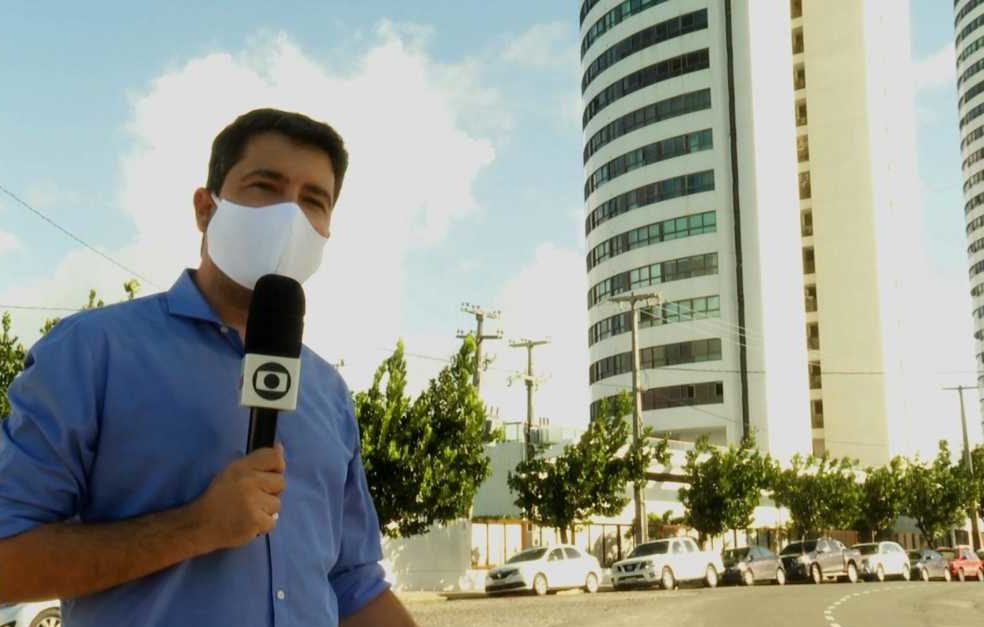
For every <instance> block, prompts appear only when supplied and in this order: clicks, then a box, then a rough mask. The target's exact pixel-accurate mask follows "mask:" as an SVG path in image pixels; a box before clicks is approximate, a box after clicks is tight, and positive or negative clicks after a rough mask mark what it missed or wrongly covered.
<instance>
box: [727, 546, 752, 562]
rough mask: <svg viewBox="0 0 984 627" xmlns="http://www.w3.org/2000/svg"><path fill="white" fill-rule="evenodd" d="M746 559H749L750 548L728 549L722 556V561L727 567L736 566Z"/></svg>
mask: <svg viewBox="0 0 984 627" xmlns="http://www.w3.org/2000/svg"><path fill="white" fill-rule="evenodd" d="M746 557H748V548H747V547H746V548H743V549H728V550H727V551H725V552H724V554H723V555H722V556H721V559H722V561H723V562H724V563H725V565H728V566H730V565H732V564H736V563H738V562H740V561H741V560H743V559H745V558H746Z"/></svg>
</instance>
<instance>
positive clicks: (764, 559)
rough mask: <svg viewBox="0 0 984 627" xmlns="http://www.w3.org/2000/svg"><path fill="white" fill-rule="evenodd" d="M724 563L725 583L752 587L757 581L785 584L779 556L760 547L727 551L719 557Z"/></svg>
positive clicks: (784, 573) (723, 578)
mask: <svg viewBox="0 0 984 627" xmlns="http://www.w3.org/2000/svg"><path fill="white" fill-rule="evenodd" d="M721 560H722V561H723V562H724V575H723V576H722V577H721V581H723V582H725V583H740V584H744V585H746V586H754V585H755V584H756V582H759V581H774V582H776V583H777V584H779V585H780V586H781V585H783V584H784V583H786V571H785V570H784V569H783V567H782V560H780V559H779V556H778V555H776V554H775V553H773V552H772V551H770V550H769V549H766V548H764V547H761V546H748V547H744V548H741V549H728V550H727V551H725V552H724V553H723V554H722V555H721Z"/></svg>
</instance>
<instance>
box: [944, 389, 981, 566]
mask: <svg viewBox="0 0 984 627" xmlns="http://www.w3.org/2000/svg"><path fill="white" fill-rule="evenodd" d="M976 388H977V386H970V385H958V386H956V387H951V388H943V389H945V390H956V392H957V394H958V395H959V396H960V424H961V426H962V427H963V445H964V461H965V462H966V464H967V472H969V473H970V478H971V480H973V478H974V458H973V456H972V455H971V454H970V440H969V438H968V437H967V412H966V411H964V397H963V393H964V390H973V389H976ZM979 507H980V504H979V503H974V504H973V506H972V507H971V508H970V533H971V535H972V536H973V538H972V542H971V544H972V546H973V547H974V551H979V550H980V548H981V532H980V529H979V528H978V523H977V510H978V509H979Z"/></svg>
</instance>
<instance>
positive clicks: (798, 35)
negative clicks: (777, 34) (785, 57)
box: [793, 28, 804, 54]
mask: <svg viewBox="0 0 984 627" xmlns="http://www.w3.org/2000/svg"><path fill="white" fill-rule="evenodd" d="M803 51H804V47H803V29H802V28H798V29H796V30H795V31H793V54H803Z"/></svg>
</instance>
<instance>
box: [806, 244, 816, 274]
mask: <svg viewBox="0 0 984 627" xmlns="http://www.w3.org/2000/svg"><path fill="white" fill-rule="evenodd" d="M816 271H817V267H816V259H814V257H813V249H812V248H804V249H803V274H816Z"/></svg>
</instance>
